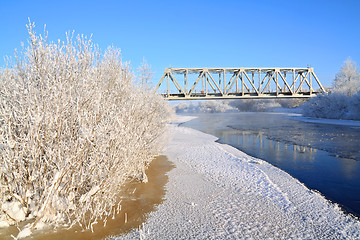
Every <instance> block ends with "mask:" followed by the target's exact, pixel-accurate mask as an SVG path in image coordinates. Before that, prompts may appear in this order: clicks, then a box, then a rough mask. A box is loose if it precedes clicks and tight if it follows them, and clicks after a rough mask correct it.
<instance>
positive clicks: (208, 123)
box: [184, 113, 360, 216]
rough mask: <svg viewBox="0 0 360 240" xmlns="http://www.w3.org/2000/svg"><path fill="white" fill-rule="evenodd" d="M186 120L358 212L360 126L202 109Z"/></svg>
mask: <svg viewBox="0 0 360 240" xmlns="http://www.w3.org/2000/svg"><path fill="white" fill-rule="evenodd" d="M184 125H185V126H187V127H192V128H195V129H198V130H200V131H203V132H206V133H208V134H212V135H214V136H217V137H218V138H219V142H221V143H226V144H229V145H232V146H234V147H236V148H238V149H240V150H242V151H244V152H246V153H247V154H249V155H251V156H254V157H257V158H260V159H263V160H265V161H267V162H269V163H271V164H272V165H274V166H277V167H279V168H281V169H282V170H284V171H286V172H288V173H289V174H290V175H292V176H293V177H295V178H297V179H299V180H300V181H301V182H303V183H304V184H305V185H306V186H307V187H309V188H311V189H316V190H318V191H320V192H321V193H322V194H323V195H325V196H326V197H327V198H328V199H330V200H332V201H334V202H337V203H339V204H341V205H342V206H343V207H344V209H345V210H347V211H349V212H351V213H353V214H355V215H357V216H360V194H359V193H360V148H359V146H360V129H354V128H352V127H346V126H335V127H334V126H333V125H327V124H316V123H305V122H299V121H294V120H292V119H289V118H288V116H287V115H286V114H274V113H217V114H211V117H209V115H208V114H204V115H198V118H197V119H194V120H192V121H190V122H187V123H185V124H184Z"/></svg>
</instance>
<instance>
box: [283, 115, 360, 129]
mask: <svg viewBox="0 0 360 240" xmlns="http://www.w3.org/2000/svg"><path fill="white" fill-rule="evenodd" d="M290 118H291V119H293V120H296V121H302V122H310V123H322V124H333V125H342V126H353V127H360V121H355V120H345V119H326V118H311V117H303V116H302V115H293V116H291V117H290Z"/></svg>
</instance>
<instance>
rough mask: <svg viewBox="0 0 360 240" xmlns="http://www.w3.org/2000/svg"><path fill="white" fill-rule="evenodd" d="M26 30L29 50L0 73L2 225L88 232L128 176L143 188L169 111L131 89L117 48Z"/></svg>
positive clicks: (111, 206)
mask: <svg viewBox="0 0 360 240" xmlns="http://www.w3.org/2000/svg"><path fill="white" fill-rule="evenodd" d="M27 27H28V32H29V35H30V38H29V41H28V42H29V46H28V48H23V50H22V51H21V52H20V53H17V54H16V55H17V56H16V60H17V63H16V65H15V66H13V67H11V68H6V69H3V70H2V71H1V72H0V162H1V165H0V181H1V188H0V203H1V213H0V222H1V224H2V225H4V226H6V225H8V224H10V225H11V224H16V223H18V222H21V221H24V220H29V219H32V220H33V221H32V223H31V224H30V225H28V226H27V227H26V228H25V230H24V232H26V233H28V231H29V229H30V230H33V229H34V228H37V227H40V226H42V225H44V223H46V224H67V225H68V226H72V225H74V224H79V225H80V226H82V227H83V228H86V229H89V228H91V224H93V223H96V222H97V220H99V219H103V220H104V221H105V222H106V219H107V218H108V217H109V216H112V215H113V214H114V213H115V212H117V211H119V209H120V205H119V202H118V201H117V193H118V192H119V189H120V188H121V185H122V184H123V182H124V181H125V180H126V179H127V178H129V177H133V178H139V179H141V180H144V181H146V176H145V174H144V170H145V169H146V167H147V164H148V163H149V162H150V161H151V160H152V158H153V157H154V155H156V154H158V153H159V151H160V149H161V136H163V133H164V129H165V126H166V124H167V123H168V121H169V116H170V112H171V111H170V108H169V107H168V106H167V105H166V103H165V102H164V101H163V99H161V97H159V96H156V95H155V94H153V93H152V92H151V91H150V90H147V89H146V88H144V87H143V88H136V87H135V86H134V84H133V81H134V76H133V74H132V72H131V69H130V67H129V65H128V64H126V63H123V62H122V61H121V57H120V51H119V50H118V49H116V48H113V47H111V48H108V49H107V50H106V52H105V54H104V55H101V54H100V53H99V50H98V49H97V48H96V47H95V46H94V45H93V44H92V42H91V40H90V39H87V38H86V37H83V36H78V37H77V38H76V39H73V37H71V36H69V35H67V38H66V41H65V42H61V41H60V40H59V41H58V42H57V43H48V41H47V36H46V34H45V36H41V35H37V34H36V33H35V31H34V24H29V25H28V26H27Z"/></svg>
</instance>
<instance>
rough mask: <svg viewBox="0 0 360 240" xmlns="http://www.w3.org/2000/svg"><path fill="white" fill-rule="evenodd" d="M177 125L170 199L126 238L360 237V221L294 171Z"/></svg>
mask: <svg viewBox="0 0 360 240" xmlns="http://www.w3.org/2000/svg"><path fill="white" fill-rule="evenodd" d="M181 121H185V119H179V120H178V121H177V122H181ZM170 131H171V132H172V134H173V139H172V141H171V142H169V143H168V145H167V147H166V149H165V151H164V154H165V155H167V156H168V157H169V159H170V161H172V162H173V163H174V164H175V165H176V168H175V169H173V170H172V171H171V172H170V173H169V183H168V184H167V194H166V196H165V197H166V201H165V202H164V203H163V204H161V205H160V206H158V209H157V211H155V212H152V213H151V214H150V217H149V219H148V221H147V222H146V223H145V224H144V225H143V227H142V228H141V229H140V230H137V231H134V232H132V233H130V234H128V235H125V236H122V237H120V238H119V239H122V238H126V239H138V238H142V239H194V238H196V239H215V238H217V239H225V238H226V239H235V238H236V239H237V238H241V239H246V238H254V239H262V238H275V239H285V238H286V239H288V238H295V239H345V238H346V239H358V238H360V222H359V221H357V220H355V219H354V218H352V217H349V216H347V215H345V214H343V213H342V212H341V210H340V209H339V207H337V206H336V205H335V204H331V203H329V202H328V201H327V200H326V199H325V198H324V197H322V196H321V195H320V194H319V193H316V192H313V191H311V190H309V189H308V188H306V187H305V186H304V185H303V184H301V183H300V182H299V181H297V180H296V179H294V178H293V177H291V176H290V175H289V174H287V173H285V172H283V171H281V170H280V169H278V168H276V167H273V166H272V165H270V164H268V163H266V162H265V161H262V160H260V159H256V158H253V157H251V156H248V155H246V154H245V153H242V152H240V151H238V150H237V149H234V148H232V147H230V146H228V145H222V144H219V143H216V142H215V141H216V138H215V137H214V136H211V135H207V134H204V133H201V132H199V131H196V130H193V129H189V128H184V127H179V126H177V125H176V124H174V125H172V126H171V127H170ZM129 217H131V216H129Z"/></svg>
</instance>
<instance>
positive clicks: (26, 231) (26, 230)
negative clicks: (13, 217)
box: [16, 227, 31, 239]
mask: <svg viewBox="0 0 360 240" xmlns="http://www.w3.org/2000/svg"><path fill="white" fill-rule="evenodd" d="M30 235H31V230H30V228H27V227H25V228H24V229H23V230H21V232H19V234H18V235H17V237H16V239H21V238H26V237H28V236H30Z"/></svg>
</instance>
